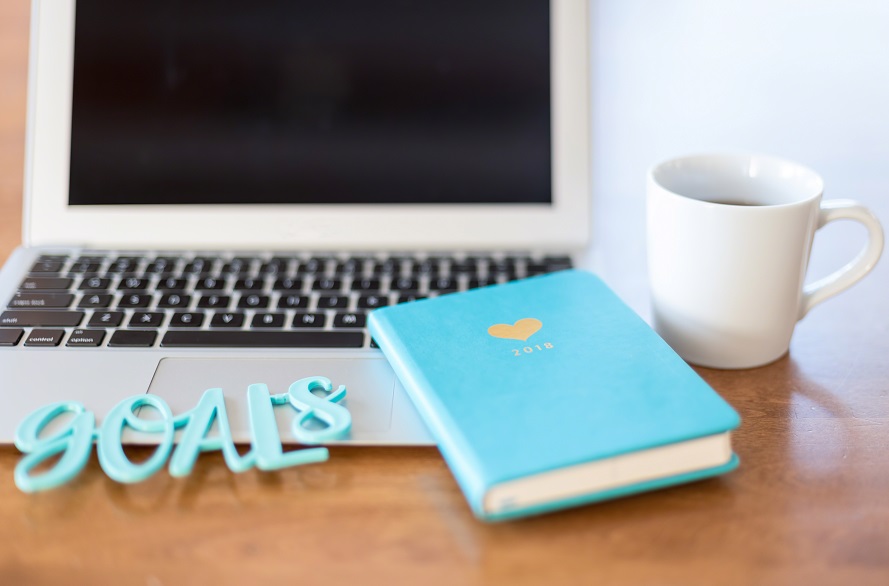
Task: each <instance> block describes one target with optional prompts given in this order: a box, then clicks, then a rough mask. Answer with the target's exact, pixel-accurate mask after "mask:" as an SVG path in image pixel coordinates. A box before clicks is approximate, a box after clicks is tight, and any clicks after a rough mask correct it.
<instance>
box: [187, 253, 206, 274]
mask: <svg viewBox="0 0 889 586" xmlns="http://www.w3.org/2000/svg"><path fill="white" fill-rule="evenodd" d="M213 262H214V259H212V258H209V257H197V258H194V259H192V261H191V262H190V263H188V264H186V265H185V267H184V268H183V269H182V272H183V273H191V274H198V273H209V272H211V271H212V270H213Z"/></svg>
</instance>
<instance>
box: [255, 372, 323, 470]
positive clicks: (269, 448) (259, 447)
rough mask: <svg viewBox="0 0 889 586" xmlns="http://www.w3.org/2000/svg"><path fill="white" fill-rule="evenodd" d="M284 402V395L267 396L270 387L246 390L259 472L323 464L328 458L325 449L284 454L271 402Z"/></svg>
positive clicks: (258, 386) (258, 385) (260, 386)
mask: <svg viewBox="0 0 889 586" xmlns="http://www.w3.org/2000/svg"><path fill="white" fill-rule="evenodd" d="M273 401H274V403H275V404H283V403H286V402H287V395H276V396H275V397H274V398H272V397H270V396H269V388H268V386H267V385H263V384H252V385H250V386H249V387H247V404H248V406H249V409H250V429H251V431H252V432H253V451H254V453H255V454H256V467H257V468H259V469H260V470H280V469H281V468H287V467H288V466H299V465H301V464H311V463H314V462H324V461H325V460H327V458H328V452H327V448H309V449H304V450H295V451H292V452H287V453H286V454H285V453H284V451H283V450H282V449H281V438H280V437H279V436H278V424H277V423H276V422H275V412H274V409H273V408H272V403H273Z"/></svg>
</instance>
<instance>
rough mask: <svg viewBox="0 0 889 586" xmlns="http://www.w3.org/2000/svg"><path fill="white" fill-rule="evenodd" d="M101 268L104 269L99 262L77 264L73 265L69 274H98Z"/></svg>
mask: <svg viewBox="0 0 889 586" xmlns="http://www.w3.org/2000/svg"><path fill="white" fill-rule="evenodd" d="M100 268H102V265H101V263H98V262H76V263H74V264H73V265H71V268H70V269H69V270H68V274H69V275H82V274H87V273H98V272H99V269H100Z"/></svg>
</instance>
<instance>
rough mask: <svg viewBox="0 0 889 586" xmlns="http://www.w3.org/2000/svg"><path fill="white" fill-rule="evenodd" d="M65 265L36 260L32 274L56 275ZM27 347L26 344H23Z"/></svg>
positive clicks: (32, 266)
mask: <svg viewBox="0 0 889 586" xmlns="http://www.w3.org/2000/svg"><path fill="white" fill-rule="evenodd" d="M64 265H65V262H64V261H61V260H50V259H48V260H38V261H37V262H35V263H34V264H33V265H31V272H32V273H58V272H61V270H62V267H63V266H64ZM25 345H26V346H27V345H28V343H27V342H25Z"/></svg>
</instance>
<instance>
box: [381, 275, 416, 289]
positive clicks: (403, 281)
mask: <svg viewBox="0 0 889 586" xmlns="http://www.w3.org/2000/svg"><path fill="white" fill-rule="evenodd" d="M389 288H390V289H392V290H398V291H416V290H417V289H419V288H420V282H419V281H418V280H417V279H411V278H409V277H398V278H395V279H392V283H390V285H389Z"/></svg>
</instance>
